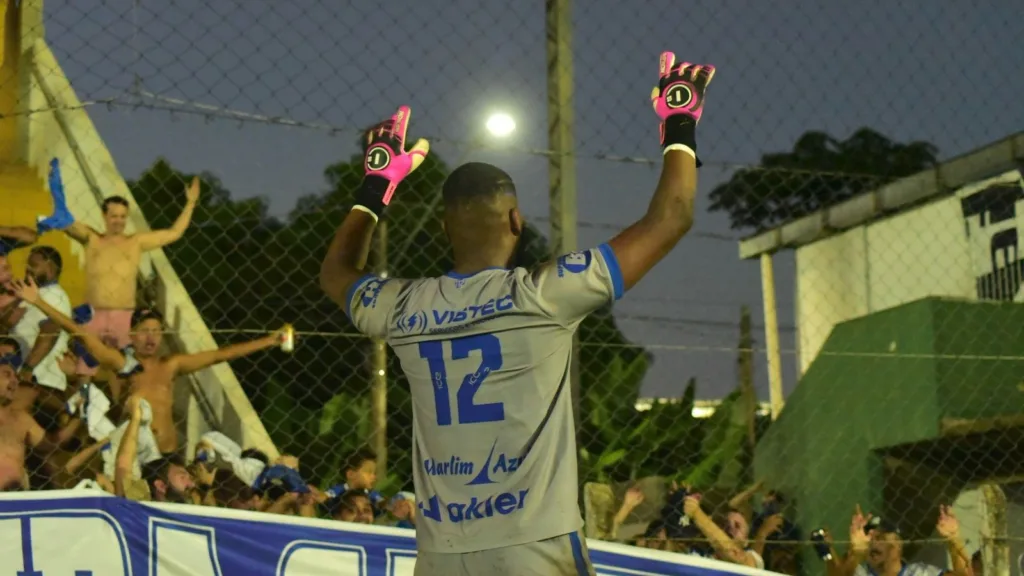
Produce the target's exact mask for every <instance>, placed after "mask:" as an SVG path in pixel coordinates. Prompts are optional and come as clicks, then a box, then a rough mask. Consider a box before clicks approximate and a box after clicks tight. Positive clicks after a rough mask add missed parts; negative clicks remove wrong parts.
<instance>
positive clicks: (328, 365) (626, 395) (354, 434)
mask: <svg viewBox="0 0 1024 576" xmlns="http://www.w3.org/2000/svg"><path fill="white" fill-rule="evenodd" d="M448 172H449V168H448V166H447V165H446V164H445V163H444V161H443V160H442V159H441V158H439V157H438V155H437V154H431V155H429V156H427V158H426V160H425V161H424V163H423V164H422V165H421V166H420V168H419V169H418V170H417V171H416V172H415V173H413V175H412V176H411V177H410V178H409V179H407V181H406V182H403V183H402V184H401V185H400V186H399V189H398V191H397V193H396V196H395V200H394V201H393V202H392V204H391V205H390V207H389V209H388V212H387V216H386V218H387V221H388V243H387V244H388V254H387V263H388V272H389V274H390V275H391V276H392V277H422V276H437V275H440V274H443V273H444V272H446V271H447V270H449V269H450V266H451V256H450V254H449V251H448V249H447V241H446V239H445V236H444V231H443V230H442V228H441V219H440V214H441V205H440V203H439V202H438V201H437V199H438V198H439V195H440V189H441V185H442V183H443V182H444V179H445V178H446V177H447V174H448ZM324 176H325V179H326V181H327V185H328V189H327V190H326V191H325V192H324V193H322V194H313V195H308V196H304V197H302V198H299V199H298V200H297V202H296V205H295V208H294V209H293V210H292V211H291V212H290V214H289V215H288V217H287V219H286V220H285V221H284V222H281V221H278V220H276V219H274V218H271V217H269V216H268V214H267V205H266V202H265V201H263V200H260V199H247V200H240V201H238V200H234V199H233V198H232V195H231V193H230V192H229V191H228V190H226V189H225V188H224V187H223V185H222V184H221V182H220V181H219V180H218V179H217V178H216V177H215V176H213V175H212V174H209V173H203V174H201V179H202V190H201V197H200V198H201V200H200V205H199V206H198V208H197V210H196V213H195V216H194V218H193V224H192V226H191V227H190V228H189V230H188V231H187V232H186V234H185V236H184V237H183V238H182V239H181V240H180V241H178V242H176V243H174V244H172V245H170V246H169V247H168V248H167V249H166V253H167V255H168V258H169V259H170V260H171V263H172V264H173V265H174V268H175V270H176V271H177V272H178V274H179V276H181V279H182V282H183V283H184V285H185V287H186V289H187V290H188V291H189V294H190V295H191V296H192V299H193V302H194V303H195V305H196V306H197V308H198V309H199V311H200V313H201V314H202V316H203V318H204V319H205V320H206V322H207V325H208V326H209V327H210V328H211V329H212V330H214V336H215V337H216V339H217V340H218V342H219V343H220V344H221V345H224V344H228V343H231V342H234V341H239V340H243V339H247V338H251V337H252V335H251V334H248V333H244V332H242V333H240V332H239V330H243V331H244V330H266V329H271V328H275V327H277V326H280V325H281V324H282V323H284V322H291V323H293V324H294V325H295V326H296V328H297V329H298V330H300V331H302V332H305V333H307V335H304V336H302V337H301V339H300V341H299V345H298V346H297V347H296V349H295V352H294V353H293V354H292V355H290V356H288V357H286V358H284V359H282V356H281V355H275V354H268V355H257V356H254V357H251V358H245V359H242V360H238V361H235V362H232V367H233V368H234V370H235V373H236V374H237V375H238V377H239V380H240V381H241V382H242V386H243V388H244V389H245V391H246V393H247V394H248V396H249V398H250V399H251V401H252V403H253V405H254V407H255V408H256V410H257V412H258V413H259V414H260V416H261V418H262V420H263V422H264V425H265V426H266V427H267V430H268V432H270V435H271V437H272V438H273V440H274V442H275V443H276V444H277V446H278V448H279V449H280V450H281V451H282V452H287V453H292V454H296V455H298V456H299V457H300V460H301V461H302V462H303V470H304V471H305V470H312V474H310V475H309V477H310V479H311V480H320V481H323V482H327V481H330V480H331V479H333V478H336V476H337V472H338V467H339V463H340V460H341V458H343V457H344V456H345V455H347V453H348V452H350V451H351V450H353V449H355V448H356V447H358V446H360V445H361V444H362V443H363V442H365V440H366V426H367V422H366V420H365V418H362V417H360V414H363V416H365V411H366V399H367V392H368V390H367V388H368V382H369V376H370V374H369V366H368V360H367V359H368V358H369V356H370V354H369V347H368V341H367V340H366V339H365V338H363V337H361V336H360V335H358V334H356V333H355V330H354V328H353V327H352V325H351V323H350V322H349V321H348V319H347V318H346V317H345V315H344V313H342V312H341V311H340V310H338V308H337V306H336V305H334V304H333V303H332V302H330V301H329V300H327V298H326V297H325V296H323V294H322V293H321V291H320V288H319V285H318V281H317V277H318V274H319V270H320V262H321V260H322V259H323V256H324V254H325V252H326V248H327V245H328V243H329V242H330V239H331V238H332V237H333V235H334V232H335V229H336V228H337V226H338V224H339V223H340V222H341V220H342V218H343V217H344V215H345V214H346V213H347V211H348V210H349V208H350V207H351V205H352V200H353V198H352V193H353V191H354V190H355V189H356V188H357V186H358V185H359V182H360V181H361V179H362V176H363V159H362V156H359V155H355V156H352V157H351V158H350V159H349V160H348V161H344V162H339V163H336V164H332V165H330V166H328V167H327V168H326V169H325V170H324ZM191 177H192V175H191V174H183V173H181V172H179V171H177V170H175V169H174V168H173V167H171V166H170V165H169V164H168V163H167V162H166V161H164V160H158V161H157V162H156V163H154V165H153V166H152V167H151V168H150V169H148V170H146V171H145V172H144V173H143V174H142V175H140V177H139V178H138V179H137V180H135V181H133V182H130V183H129V186H130V188H131V190H132V193H133V195H134V196H135V199H136V201H138V202H139V204H140V208H141V209H142V211H143V213H144V214H145V215H146V217H147V219H148V221H149V223H150V225H151V226H154V227H165V226H169V225H170V223H171V222H173V220H174V218H175V217H177V215H178V213H179V211H180V210H181V207H182V206H183V205H184V192H183V188H184V183H185V182H187V181H188V180H189V179H190V178H191ZM550 256H551V254H550V251H549V249H548V247H547V243H546V242H545V239H544V237H543V236H542V235H541V234H540V233H539V232H538V231H537V230H536V229H535V228H532V227H530V226H527V228H526V230H525V232H524V235H523V239H522V241H521V242H520V246H519V254H518V261H519V263H520V264H521V265H524V266H532V265H535V264H538V263H540V262H542V261H544V260H546V259H548V258H550ZM308 333H312V334H311V335H310V334H308ZM580 336H581V342H582V345H581V353H580V365H581V374H583V375H584V376H583V377H584V386H583V388H584V390H591V392H590V394H591V395H592V398H593V397H595V396H594V395H595V394H596V393H597V392H599V391H601V390H605V389H603V388H601V387H600V386H598V387H594V386H590V385H589V384H590V382H591V381H595V380H597V379H599V378H601V377H602V376H604V375H609V374H613V373H616V372H615V371H616V370H617V368H616V367H615V366H616V365H622V364H623V363H625V364H628V365H629V366H630V378H629V379H628V380H627V381H624V382H617V384H618V387H617V388H616V389H615V390H614V391H613V393H612V391H609V394H606V395H605V396H604V397H603V401H604V402H607V403H609V404H615V405H628V406H629V407H630V409H631V408H632V404H633V402H634V400H635V398H636V394H637V391H638V390H639V386H640V381H641V379H642V378H643V375H644V373H645V372H646V369H647V366H648V364H649V358H648V357H647V355H646V354H645V353H644V351H643V350H642V349H641V348H639V347H637V346H634V345H631V344H630V343H629V342H628V341H627V340H626V338H625V337H624V336H623V335H622V333H621V332H619V330H618V328H617V327H616V326H615V322H614V319H613V317H612V315H611V307H610V305H609V306H608V307H606V308H604V309H602V310H600V311H598V312H597V313H595V314H593V315H592V316H591V317H590V318H588V319H587V320H585V321H584V322H583V324H582V325H581V328H580ZM389 359H390V362H391V365H390V366H389V371H388V372H389V375H390V377H391V379H392V380H391V381H390V382H389V389H388V429H389V441H390V444H391V447H390V449H389V453H388V456H389V458H388V459H389V462H390V463H391V465H390V466H389V468H391V470H392V471H394V472H395V473H396V474H397V475H398V476H397V477H396V478H394V479H393V483H392V484H391V485H392V486H393V487H407V486H409V485H411V471H412V465H413V463H412V462H411V449H412V444H411V441H412V438H411V430H412V404H411V399H410V396H409V392H408V384H407V382H406V380H405V378H404V376H403V373H402V370H401V368H400V366H399V365H398V362H397V359H396V358H395V357H394V355H393V354H392V355H389ZM616 362H618V363H619V364H616ZM624 385H625V386H624ZM622 424H623V425H625V424H626V423H625V422H623V423H622ZM584 445H586V440H585V439H584Z"/></svg>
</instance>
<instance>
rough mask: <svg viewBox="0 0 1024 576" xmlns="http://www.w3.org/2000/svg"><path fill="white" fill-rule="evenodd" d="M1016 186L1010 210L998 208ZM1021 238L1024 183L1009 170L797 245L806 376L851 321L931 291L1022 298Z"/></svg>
mask: <svg viewBox="0 0 1024 576" xmlns="http://www.w3.org/2000/svg"><path fill="white" fill-rule="evenodd" d="M1015 189H1016V190H1020V193H1019V194H1017V196H1018V197H1017V199H1016V202H1015V205H1014V203H1011V204H1010V205H1009V207H1008V209H1009V211H1010V212H1009V214H1008V215H1007V213H1006V210H1002V211H1000V210H997V209H996V208H994V207H995V206H997V205H998V204H999V203H1000V202H1002V200H1000V198H1006V197H1009V196H1012V195H1014V194H1015V193H1014V192H1013V190H1015ZM1004 208H1007V207H1005V206H1004ZM1021 242H1024V181H1022V179H1021V173H1020V172H1019V171H1011V172H1007V173H1004V174H1002V175H1000V176H998V177H996V178H991V179H988V180H984V181H981V182H978V183H976V184H972V185H970V186H965V187H964V188H961V189H960V190H957V192H956V193H955V194H954V195H951V196H948V197H946V198H944V199H942V200H938V201H935V202H931V203H928V204H925V205H923V206H920V207H918V208H915V209H913V210H909V211H906V212H901V213H899V214H896V215H894V216H892V217H889V218H886V219H883V220H879V221H876V222H873V223H871V224H867V225H864V226H858V227H856V228H852V229H850V230H847V231H845V232H843V233H842V234H838V235H835V236H832V237H829V238H826V239H824V240H821V241H818V242H815V243H813V244H809V245H807V246H804V247H801V248H799V249H797V251H796V263H797V278H796V290H797V294H796V301H797V306H796V325H797V330H798V342H799V357H800V362H799V367H800V373H801V374H803V373H804V372H805V371H806V370H807V367H808V366H809V365H810V363H811V361H812V360H814V358H815V356H816V355H817V354H818V351H819V350H820V349H821V346H822V344H823V343H824V342H825V339H826V338H827V337H828V335H829V333H830V332H831V331H832V328H833V326H835V325H836V324H837V323H839V322H842V321H844V320H849V319H851V318H856V317H859V316H863V315H865V314H870V313H872V312H877V311H879V310H885V309H887V308H891V307H893V306H898V305H900V304H904V303H907V302H911V301H913V300H917V299H919V298H924V297H927V296H946V297H953V298H964V299H968V300H976V299H979V298H983V299H1000V300H1013V299H1015V300H1016V301H1018V302H1020V301H1024V290H1022V289H1021V282H1020V280H1021V276H1024V274H1022V272H1021V271H1022V270H1024V254H1022V251H1021V250H1020V244H1021Z"/></svg>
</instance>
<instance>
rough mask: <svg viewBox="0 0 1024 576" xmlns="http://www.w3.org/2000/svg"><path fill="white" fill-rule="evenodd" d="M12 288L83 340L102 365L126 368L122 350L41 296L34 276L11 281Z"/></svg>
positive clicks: (116, 368)
mask: <svg viewBox="0 0 1024 576" xmlns="http://www.w3.org/2000/svg"><path fill="white" fill-rule="evenodd" d="M10 290H11V291H12V292H13V293H14V295H15V296H17V297H18V298H20V299H21V300H22V301H23V302H27V303H29V304H31V305H33V306H35V307H36V308H38V309H39V310H40V311H41V312H42V313H43V314H46V317H47V318H49V319H50V321H51V322H53V323H54V324H56V325H57V326H59V327H60V328H61V329H62V330H64V331H65V332H67V333H68V334H69V335H71V336H74V337H76V338H78V339H79V340H81V341H82V344H84V345H85V348H86V350H88V351H89V354H92V357H93V358H95V359H96V361H97V362H99V363H100V364H101V365H102V366H104V367H106V368H109V369H111V370H115V371H117V372H120V371H121V370H122V369H123V368H124V365H125V363H126V362H127V359H126V358H125V357H124V354H122V353H121V351H120V350H117V349H116V348H111V347H110V346H107V345H106V344H104V343H103V341H102V340H100V339H99V338H98V337H97V336H95V335H94V334H90V333H89V332H86V331H85V330H84V329H83V328H82V327H81V326H79V325H78V324H75V321H74V320H72V319H71V318H69V317H68V316H66V315H65V314H63V313H62V312H61V311H60V310H57V309H56V308H54V307H53V306H51V305H50V304H48V303H47V302H46V301H45V300H43V299H42V298H41V297H40V296H39V287H38V286H36V283H35V281H34V280H32V278H27V279H25V280H15V281H13V282H11V284H10Z"/></svg>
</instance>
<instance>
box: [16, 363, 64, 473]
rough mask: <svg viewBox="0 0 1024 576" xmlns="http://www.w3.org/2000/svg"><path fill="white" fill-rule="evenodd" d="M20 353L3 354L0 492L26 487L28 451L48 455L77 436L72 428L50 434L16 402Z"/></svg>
mask: <svg viewBox="0 0 1024 576" xmlns="http://www.w3.org/2000/svg"><path fill="white" fill-rule="evenodd" d="M20 368H21V357H20V355H19V354H16V353H15V354H5V355H3V356H0V492H7V491H12V490H27V489H28V488H29V486H28V476H27V474H26V470H25V456H26V452H27V450H33V451H35V452H36V453H37V454H39V455H41V456H43V457H44V458H45V457H47V456H48V455H49V454H51V453H53V452H54V451H56V450H57V449H59V448H60V446H61V445H62V444H63V443H64V442H67V441H68V440H69V439H70V438H71V437H72V436H73V435H74V428H73V427H65V428H64V429H62V430H61V431H60V432H57V433H55V434H47V433H46V431H45V430H43V427H42V426H40V425H39V423H38V422H36V421H35V419H34V418H32V415H31V414H29V413H28V412H26V411H25V410H24V409H22V408H19V407H18V406H15V405H14V397H15V394H16V392H17V390H18V375H17V374H18V370H19V369H20Z"/></svg>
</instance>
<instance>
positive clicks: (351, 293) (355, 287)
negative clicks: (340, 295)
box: [345, 274, 377, 320]
mask: <svg viewBox="0 0 1024 576" xmlns="http://www.w3.org/2000/svg"><path fill="white" fill-rule="evenodd" d="M376 277H377V276H376V275H375V274H366V275H364V276H363V277H362V278H360V279H359V280H356V281H355V282H353V283H352V285H351V286H349V287H348V293H346V294H345V316H348V318H349V320H351V319H352V298H354V297H355V295H356V292H358V291H359V289H360V288H362V287H363V284H366V283H367V282H369V281H370V280H373V279H374V278H376Z"/></svg>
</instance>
